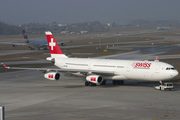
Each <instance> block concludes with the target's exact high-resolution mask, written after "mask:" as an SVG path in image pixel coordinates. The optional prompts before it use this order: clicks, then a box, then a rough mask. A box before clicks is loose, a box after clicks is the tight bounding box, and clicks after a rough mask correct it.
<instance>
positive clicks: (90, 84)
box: [85, 81, 96, 86]
mask: <svg viewBox="0 0 180 120" xmlns="http://www.w3.org/2000/svg"><path fill="white" fill-rule="evenodd" d="M85 86H96V84H95V83H91V82H88V81H86V82H85Z"/></svg>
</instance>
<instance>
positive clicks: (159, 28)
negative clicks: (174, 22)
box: [157, 24, 171, 30]
mask: <svg viewBox="0 0 180 120" xmlns="http://www.w3.org/2000/svg"><path fill="white" fill-rule="evenodd" d="M170 27H171V24H170V25H169V26H165V27H157V29H158V30H168V29H169V28H170Z"/></svg>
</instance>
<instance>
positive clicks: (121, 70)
mask: <svg viewBox="0 0 180 120" xmlns="http://www.w3.org/2000/svg"><path fill="white" fill-rule="evenodd" d="M45 33H46V37H47V41H48V45H49V50H50V53H51V57H48V58H46V60H49V61H51V62H52V63H53V64H54V65H55V66H57V67H58V68H59V69H47V68H18V67H8V66H6V65H5V64H3V63H2V65H3V66H4V67H5V68H8V69H29V70H38V71H43V72H44V73H45V74H44V77H45V78H47V79H49V80H59V79H60V73H59V72H68V73H70V74H73V75H76V76H83V77H85V78H86V82H85V85H86V86H88V85H91V86H95V85H97V84H100V85H105V84H106V81H107V80H110V81H112V83H113V84H115V85H121V84H124V80H138V81H166V80H171V79H173V78H174V77H176V76H177V75H178V74H179V73H178V71H177V70H176V69H175V68H174V67H173V66H172V65H170V64H167V63H164V62H159V60H158V58H156V60H155V61H134V60H115V59H114V60H113V59H91V58H68V57H67V56H66V55H65V54H63V52H62V51H61V49H60V47H59V46H58V44H57V42H56V40H55V39H54V37H53V35H52V33H51V32H49V31H48V32H45Z"/></svg>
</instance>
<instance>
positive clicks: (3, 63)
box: [1, 63, 10, 69]
mask: <svg viewBox="0 0 180 120" xmlns="http://www.w3.org/2000/svg"><path fill="white" fill-rule="evenodd" d="M1 64H2V65H3V66H4V67H5V68H8V69H10V67H8V66H7V65H5V64H4V63H1Z"/></svg>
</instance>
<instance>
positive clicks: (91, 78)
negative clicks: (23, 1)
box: [86, 75, 103, 84]
mask: <svg viewBox="0 0 180 120" xmlns="http://www.w3.org/2000/svg"><path fill="white" fill-rule="evenodd" d="M86 80H87V81H89V82H92V83H96V84H97V83H101V82H102V81H103V79H102V77H101V76H100V75H89V76H87V77H86Z"/></svg>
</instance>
